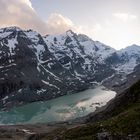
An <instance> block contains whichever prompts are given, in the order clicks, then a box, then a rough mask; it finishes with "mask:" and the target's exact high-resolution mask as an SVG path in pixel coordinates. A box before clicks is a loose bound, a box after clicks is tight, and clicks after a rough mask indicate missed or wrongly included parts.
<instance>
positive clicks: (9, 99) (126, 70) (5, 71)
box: [0, 27, 140, 108]
mask: <svg viewBox="0 0 140 140" xmlns="http://www.w3.org/2000/svg"><path fill="white" fill-rule="evenodd" d="M139 60H140V46H137V45H132V46H129V47H127V48H126V49H122V50H120V51H116V50H115V49H113V48H111V47H109V46H107V45H105V44H103V43H101V42H99V41H93V40H92V39H90V38H89V37H87V36H86V35H83V34H76V33H74V32H73V31H71V30H69V31H67V32H66V33H64V34H61V35H47V36H41V35H40V34H39V33H37V32H35V31H33V30H27V31H24V30H22V29H20V28H18V27H7V28H2V29H0V106H1V107H6V108H9V107H11V106H14V105H19V104H24V103H28V102H33V101H39V100H48V99H52V98H55V97H58V96H62V95H64V94H69V93H74V92H78V91H80V90H84V89H87V88H89V87H91V86H93V85H95V84H102V85H105V86H106V87H109V88H111V89H114V90H116V91H117V90H118V88H117V87H118V86H120V85H121V86H122V89H123V88H124V87H125V84H126V83H128V82H127V81H128V79H129V77H131V78H132V77H133V81H134V79H137V77H138V75H140V74H139V71H138V69H139V68H140V61H139ZM129 75H130V76H129ZM133 81H132V83H133ZM132 83H130V84H132Z"/></svg>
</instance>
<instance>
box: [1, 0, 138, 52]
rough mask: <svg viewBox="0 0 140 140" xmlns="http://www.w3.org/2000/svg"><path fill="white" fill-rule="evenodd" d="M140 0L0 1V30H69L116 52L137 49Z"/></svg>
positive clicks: (58, 31) (46, 32)
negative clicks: (125, 48) (12, 28)
mask: <svg viewBox="0 0 140 140" xmlns="http://www.w3.org/2000/svg"><path fill="white" fill-rule="evenodd" d="M139 6H140V0H30V1H29V0H0V17H1V20H0V27H5V26H19V27H21V28H23V29H29V28H32V29H34V30H36V31H38V32H40V33H41V34H43V35H44V34H59V33H63V32H65V31H66V30H69V29H72V30H73V31H75V32H77V33H84V34H87V35H88V36H90V37H91V38H92V39H93V40H99V41H101V42H103V43H105V44H107V45H110V46H111V47H114V48H116V49H120V48H124V47H126V46H129V45H132V44H138V45H140V8H139Z"/></svg>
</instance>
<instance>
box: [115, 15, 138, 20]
mask: <svg viewBox="0 0 140 140" xmlns="http://www.w3.org/2000/svg"><path fill="white" fill-rule="evenodd" d="M113 16H114V17H115V18H117V19H120V20H122V21H130V20H136V19H137V16H136V15H133V14H128V13H114V14H113Z"/></svg>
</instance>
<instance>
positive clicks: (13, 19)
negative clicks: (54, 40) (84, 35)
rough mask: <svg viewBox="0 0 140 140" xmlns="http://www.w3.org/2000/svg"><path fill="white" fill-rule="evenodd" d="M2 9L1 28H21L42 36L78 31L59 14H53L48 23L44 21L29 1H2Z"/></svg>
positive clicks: (0, 2)
mask: <svg viewBox="0 0 140 140" xmlns="http://www.w3.org/2000/svg"><path fill="white" fill-rule="evenodd" d="M0 9H1V10H0V17H1V20H0V27H6V26H19V27H21V28H23V29H34V30H36V31H38V32H40V33H41V34H55V33H63V32H65V31H66V30H69V29H74V30H76V28H75V25H74V24H73V23H72V21H71V20H70V19H68V18H67V17H64V16H62V15H61V14H59V13H52V14H51V15H50V16H49V18H48V19H47V21H44V20H42V19H41V18H40V17H39V16H38V15H37V13H36V11H35V10H34V9H33V7H32V4H31V2H30V1H29V0H1V1H0Z"/></svg>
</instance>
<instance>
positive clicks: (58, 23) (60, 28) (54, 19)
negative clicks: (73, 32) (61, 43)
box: [46, 13, 74, 34]
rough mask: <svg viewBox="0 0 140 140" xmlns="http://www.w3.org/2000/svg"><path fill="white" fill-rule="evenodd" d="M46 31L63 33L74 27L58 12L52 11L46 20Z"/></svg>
mask: <svg viewBox="0 0 140 140" xmlns="http://www.w3.org/2000/svg"><path fill="white" fill-rule="evenodd" d="M46 26H47V28H48V29H47V31H48V32H49V33H58V34H59V33H63V32H64V31H67V30H69V29H74V24H73V22H72V21H71V20H70V19H69V18H67V17H64V16H62V15H61V14H58V13H52V14H51V15H50V16H49V18H48V20H47V21H46Z"/></svg>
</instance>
